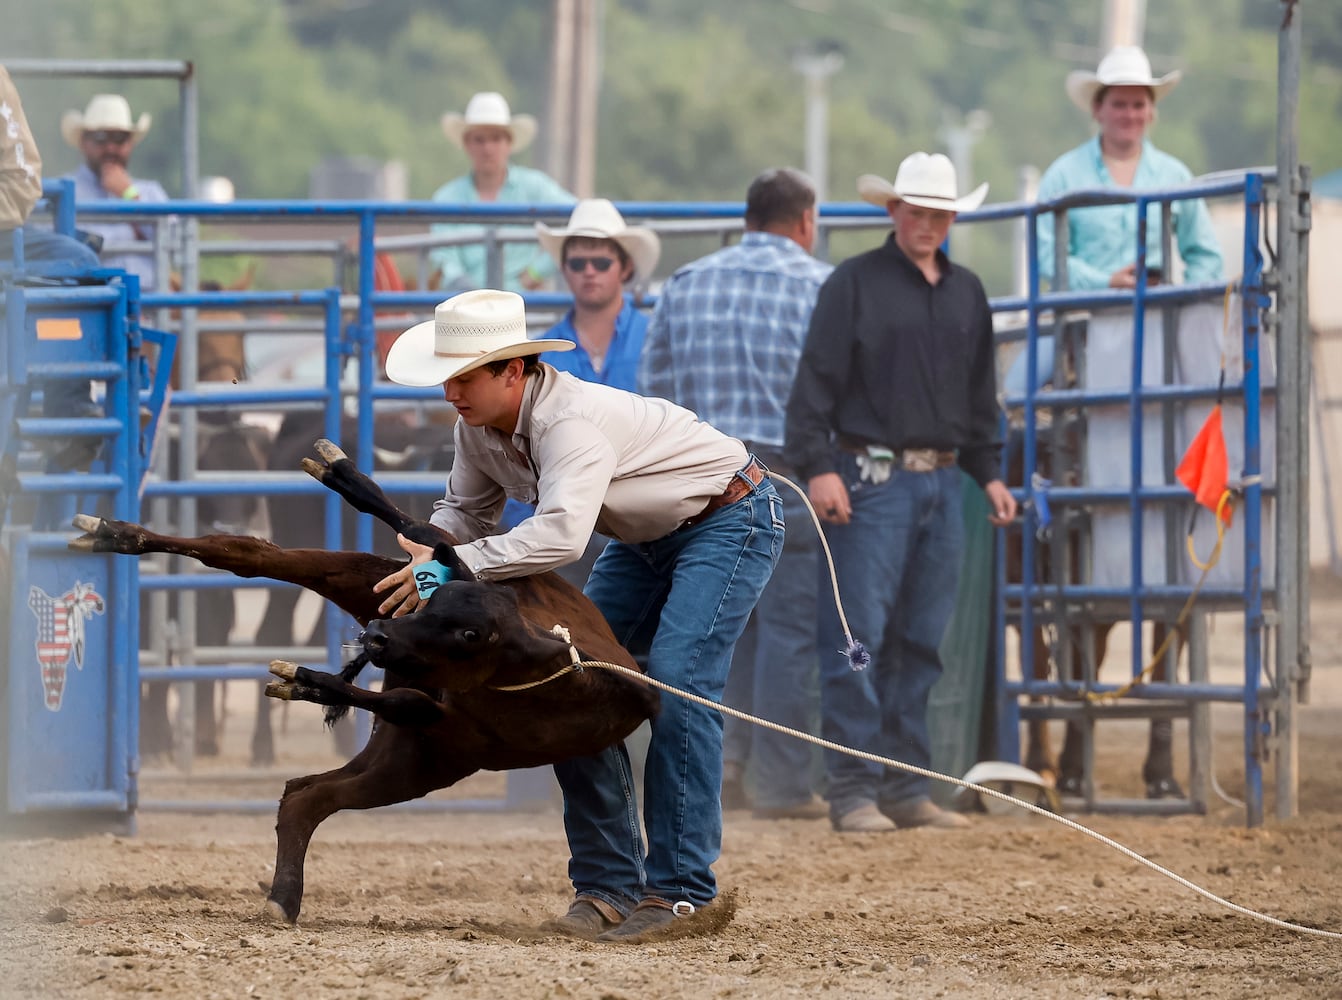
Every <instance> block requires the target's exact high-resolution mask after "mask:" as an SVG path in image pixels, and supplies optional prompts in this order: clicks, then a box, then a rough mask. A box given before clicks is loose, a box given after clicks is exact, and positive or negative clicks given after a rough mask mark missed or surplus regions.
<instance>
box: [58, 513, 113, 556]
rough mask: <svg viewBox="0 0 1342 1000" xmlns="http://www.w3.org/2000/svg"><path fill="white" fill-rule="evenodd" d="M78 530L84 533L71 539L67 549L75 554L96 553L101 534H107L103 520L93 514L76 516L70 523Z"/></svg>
mask: <svg viewBox="0 0 1342 1000" xmlns="http://www.w3.org/2000/svg"><path fill="white" fill-rule="evenodd" d="M70 523H71V524H73V525H74V527H75V528H76V529H78V530H79V531H82V532H84V534H82V535H80V536H79V537H78V538H72V539H70V541H69V543H68V545H67V548H69V549H71V550H73V551H75V552H96V551H98V549H97V545H98V541H99V535H100V534H106V530H105V529H104V527H103V524H104V522H103V519H102V518H101V517H94V516H93V515H92V514H76V515H75V516H74V520H73V521H71V522H70Z"/></svg>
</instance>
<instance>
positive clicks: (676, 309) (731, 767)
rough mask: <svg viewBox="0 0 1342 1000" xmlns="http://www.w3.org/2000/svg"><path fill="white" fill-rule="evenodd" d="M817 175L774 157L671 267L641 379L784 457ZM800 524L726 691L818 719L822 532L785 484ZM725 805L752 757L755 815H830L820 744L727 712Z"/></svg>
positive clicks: (649, 391)
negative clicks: (706, 244) (706, 238)
mask: <svg viewBox="0 0 1342 1000" xmlns="http://www.w3.org/2000/svg"><path fill="white" fill-rule="evenodd" d="M816 219H817V206H816V198H815V187H814V185H813V184H812V183H811V181H810V179H809V178H807V177H806V175H805V174H803V173H801V172H800V171H797V170H790V169H786V168H784V169H778V170H768V171H765V172H764V173H762V174H760V175H759V176H758V177H756V178H755V180H754V181H753V182H751V185H750V189H749V190H748V192H747V194H746V212H745V228H746V231H745V235H744V236H743V237H742V239H741V242H740V243H739V244H737V245H735V246H730V247H724V248H723V249H721V250H718V251H717V252H715V253H711V254H709V255H708V256H707V257H703V258H701V259H699V260H696V261H693V262H691V263H689V264H686V265H685V266H684V267H682V268H681V269H680V270H679V271H677V272H676V273H675V274H674V275H672V276H671V278H670V280H668V281H667V283H666V285H665V286H664V287H663V289H662V293H661V297H660V299H659V300H658V303H657V308H656V311H655V312H654V313H653V316H652V321H651V323H650V324H649V326H648V332H647V338H646V340H645V342H644V348H643V358H642V362H641V364H640V366H639V391H640V392H642V393H643V394H644V395H649V396H661V397H663V398H665V399H669V400H671V401H672V402H675V403H679V404H680V405H681V406H685V407H688V408H689V409H691V410H694V411H695V412H696V413H697V414H698V415H699V418H700V419H701V420H705V421H707V422H708V423H710V424H712V425H713V426H714V427H716V428H718V429H719V430H720V431H722V432H724V433H726V434H729V435H731V436H733V437H736V438H740V439H741V440H742V441H744V442H745V444H746V447H747V449H749V450H750V451H752V452H754V453H755V455H756V456H758V457H759V458H760V460H761V461H763V462H764V464H765V465H767V466H768V467H769V468H770V469H772V470H773V471H775V472H778V473H780V474H782V475H785V476H789V477H790V472H789V470H788V468H787V466H786V465H785V464H784V462H783V456H782V448H783V419H784V414H785V411H786V408H787V400H788V393H789V392H790V390H791V388H792V381H793V377H794V376H795V374H796V371H797V364H798V360H799V359H800V357H801V352H802V346H803V344H804V343H805V340H806V331H807V328H808V326H809V324H810V320H811V310H812V308H813V307H814V305H815V300H816V294H817V293H818V292H819V290H820V286H821V285H822V284H823V283H824V281H825V279H826V278H827V277H829V273H830V271H831V270H832V268H831V267H830V266H829V265H828V264H825V263H822V262H821V261H818V260H816V259H815V258H814V257H812V256H811V253H810V251H811V248H812V247H813V246H814V244H815V234H816ZM779 493H780V494H781V495H782V497H783V504H784V509H785V516H786V517H787V520H788V531H787V536H786V540H785V543H784V546H783V554H782V556H781V558H780V559H779V562H778V566H777V568H776V569H775V571H774V575H773V578H772V579H771V580H770V582H769V585H768V587H767V588H766V589H765V591H764V596H763V597H762V598H761V599H760V602H759V604H758V605H757V606H756V608H755V611H754V613H753V614H752V615H751V616H750V622H749V624H748V625H747V626H746V630H745V633H744V634H743V635H742V636H741V639H740V640H739V641H738V642H737V644H736V653H735V655H734V656H733V658H732V668H731V674H730V675H729V677H728V679H727V688H726V691H725V693H724V696H723V701H724V702H725V703H726V704H729V705H731V706H732V707H734V708H739V709H742V710H744V711H749V712H752V713H753V714H756V715H759V716H762V717H763V718H766V719H769V720H770V721H772V722H777V723H779V724H781V725H785V726H789V727H791V728H794V729H801V730H810V729H811V728H812V717H813V715H814V703H815V694H814V692H815V685H814V681H813V678H814V676H815V672H816V669H817V658H816V617H817V606H816V605H817V596H816V588H817V580H818V569H819V563H818V560H819V538H818V536H817V534H816V531H815V527H814V525H813V524H812V523H811V518H810V515H809V514H808V513H807V511H806V508H805V505H804V504H803V503H802V501H801V499H800V498H799V497H798V496H797V495H796V493H794V492H793V491H792V490H789V489H787V488H780V489H779ZM723 743H724V746H723V807H724V808H740V807H742V806H744V805H746V798H745V791H744V784H743V777H744V771H745V767H746V763H747V762H748V761H751V760H753V775H752V776H753V778H754V787H755V815H756V816H757V817H761V818H768V819H819V818H822V817H824V816H825V815H827V814H828V813H827V809H826V807H825V804H824V803H823V802H822V801H821V800H820V799H818V798H817V797H816V796H815V795H814V793H813V792H812V790H811V785H810V773H811V751H810V749H809V748H808V747H807V746H806V744H804V743H802V742H800V741H798V740H796V739H794V738H793V737H790V736H784V735H781V734H778V733H774V732H772V731H770V730H764V729H757V728H755V727H754V726H752V725H750V724H748V723H744V722H741V721H739V720H736V719H730V718H729V719H727V720H726V722H725V726H724V736H723Z"/></svg>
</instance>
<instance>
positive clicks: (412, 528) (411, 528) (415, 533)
mask: <svg viewBox="0 0 1342 1000" xmlns="http://www.w3.org/2000/svg"><path fill="white" fill-rule="evenodd" d="M401 534H403V535H405V537H406V538H408V539H410V540H411V541H412V542H418V543H419V544H420V545H432V546H433V558H434V559H436V560H437V561H438V562H439V563H441V564H442V565H444V566H446V567H447V568H448V569H450V570H452V579H454V580H474V579H475V574H474V573H472V572H471V571H470V570H469V569H467V568H466V564H465V563H464V562H462V561H461V559H459V558H458V557H457V554H456V552H454V551H453V550H452V546H453V545H454V544H455V539H453V538H452V536H451V535H450V534H448V533H447V532H446V531H444V530H443V529H442V528H439V527H437V526H436V525H433V524H430V523H429V522H428V521H413V522H411V523H410V524H407V525H406V526H405V528H404V529H402V531H401Z"/></svg>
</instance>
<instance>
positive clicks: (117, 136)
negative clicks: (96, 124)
mask: <svg viewBox="0 0 1342 1000" xmlns="http://www.w3.org/2000/svg"><path fill="white" fill-rule="evenodd" d="M84 138H86V139H88V140H89V141H90V142H95V143H97V144H98V145H99V146H108V145H111V146H121V145H124V144H125V143H128V142H130V133H129V132H109V131H108V130H107V129H99V130H98V131H96V132H85V133H84Z"/></svg>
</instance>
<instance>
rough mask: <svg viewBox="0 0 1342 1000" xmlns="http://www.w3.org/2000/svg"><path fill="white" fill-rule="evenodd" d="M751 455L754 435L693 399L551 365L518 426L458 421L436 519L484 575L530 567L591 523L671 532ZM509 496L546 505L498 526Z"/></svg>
mask: <svg viewBox="0 0 1342 1000" xmlns="http://www.w3.org/2000/svg"><path fill="white" fill-rule="evenodd" d="M746 458H747V455H746V450H745V445H743V444H742V443H741V442H740V441H738V440H736V439H735V438H731V437H728V436H727V435H725V434H723V433H722V432H721V431H718V430H716V429H715V428H713V427H711V426H709V425H708V424H706V423H704V422H703V421H701V420H699V419H698V417H696V416H695V415H694V414H693V413H691V412H690V411H689V410H687V409H685V408H683V407H680V406H676V405H675V404H673V403H669V402H667V401H666V400H664V399H653V398H647V397H644V396H638V395H635V394H634V393H631V392H625V391H623V390H620V389H612V388H610V387H608V386H603V385H595V384H593V383H590V382H583V381H581V380H580V379H577V378H575V377H574V376H572V375H569V374H568V373H566V372H557V371H555V370H554V369H553V368H551V367H550V366H549V365H546V364H542V365H541V374H540V375H537V376H532V377H531V378H529V379H528V380H527V389H526V392H525V394H524V395H523V399H522V406H521V411H520V413H519V415H518V420H517V429H516V431H515V432H514V433H513V434H512V435H507V434H504V433H502V432H501V431H498V430H495V429H494V428H490V427H470V426H468V425H467V424H465V423H464V422H461V421H458V422H457V427H456V457H455V459H454V461H453V464H452V471H451V473H450V474H449V476H448V480H447V496H446V497H444V498H443V499H442V500H439V501H437V503H435V504H434V512H433V516H432V518H431V521H432V522H433V523H434V524H436V525H438V526H440V527H442V528H445V529H447V530H448V531H450V532H452V534H454V535H455V536H456V537H457V538H460V539H464V540H465V544H462V545H459V546H457V549H456V551H457V555H458V556H460V557H461V559H462V561H463V562H464V563H465V564H466V565H467V566H469V567H470V568H471V570H472V571H474V572H475V573H476V574H477V575H478V576H480V577H481V578H483V579H486V580H502V579H507V578H509V577H514V576H528V575H530V574H533V573H540V572H542V571H544V570H549V569H555V568H556V567H559V566H563V565H565V564H567V563H570V562H574V561H576V560H577V559H578V558H579V557H580V556H581V555H582V553H583V550H584V549H585V548H586V546H587V540H588V538H589V536H590V535H591V533H592V531H593V530H595V531H599V532H601V533H602V534H606V535H610V536H611V537H612V538H616V539H619V540H620V541H623V542H632V543H637V542H648V541H652V540H653V539H655V538H661V537H662V536H664V535H667V534H670V533H671V532H672V531H674V530H676V529H677V528H679V527H680V526H681V525H682V524H684V523H685V521H686V520H688V519H689V518H691V517H693V516H694V515H695V514H697V513H699V512H700V511H701V510H703V508H704V506H705V505H706V504H707V503H708V501H709V500H710V499H711V498H712V497H714V496H717V495H718V494H720V493H722V491H723V490H725V489H726V488H727V485H728V484H729V483H730V482H731V478H732V475H733V474H734V473H735V472H736V471H737V470H738V469H740V468H741V467H742V466H743V465H744V464H745V462H746ZM508 497H511V498H513V499H515V500H521V501H523V502H526V503H535V504H536V513H535V515H534V516H532V517H530V518H528V519H527V520H525V521H523V522H522V523H521V524H519V525H518V526H517V527H515V528H513V529H512V530H511V531H509V532H507V533H506V534H492V533H493V532H496V531H497V530H498V527H497V526H498V520H499V517H500V515H501V514H502V512H503V505H504V501H505V500H506V499H507V498H508Z"/></svg>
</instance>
